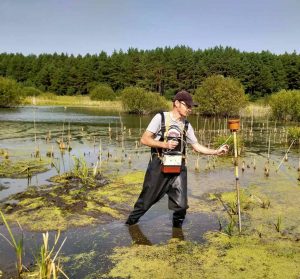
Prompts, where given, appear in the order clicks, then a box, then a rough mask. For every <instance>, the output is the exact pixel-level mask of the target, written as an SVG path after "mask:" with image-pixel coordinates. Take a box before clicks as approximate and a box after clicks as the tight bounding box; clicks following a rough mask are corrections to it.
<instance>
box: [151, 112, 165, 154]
mask: <svg viewBox="0 0 300 279" xmlns="http://www.w3.org/2000/svg"><path fill="white" fill-rule="evenodd" d="M159 114H160V115H161V128H160V132H161V137H160V139H159V141H164V140H165V134H166V123H165V122H166V121H165V114H164V113H163V112H162V111H160V112H159ZM155 153H157V154H159V156H161V154H162V148H153V147H151V154H155Z"/></svg>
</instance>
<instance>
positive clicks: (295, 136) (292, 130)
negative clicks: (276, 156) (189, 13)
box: [287, 127, 300, 143]
mask: <svg viewBox="0 0 300 279" xmlns="http://www.w3.org/2000/svg"><path fill="white" fill-rule="evenodd" d="M287 133H288V139H289V141H290V142H292V140H297V141H296V143H297V142H298V143H299V140H300V127H289V128H288V129H287Z"/></svg>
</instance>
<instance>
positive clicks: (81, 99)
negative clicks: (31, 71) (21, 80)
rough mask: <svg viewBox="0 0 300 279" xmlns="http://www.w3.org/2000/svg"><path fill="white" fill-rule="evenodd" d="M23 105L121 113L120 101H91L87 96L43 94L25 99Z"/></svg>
mask: <svg viewBox="0 0 300 279" xmlns="http://www.w3.org/2000/svg"><path fill="white" fill-rule="evenodd" d="M24 104H27V105H37V106H73V107H74V106H75V107H76V106H92V107H99V108H101V109H106V110H116V111H123V108H122V103H121V101H92V100H91V99H90V97H89V96H82V95H77V96H57V95H55V94H52V93H44V94H41V95H39V96H36V97H35V98H34V99H33V98H32V97H27V98H26V99H25V100H24Z"/></svg>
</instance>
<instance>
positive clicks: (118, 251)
mask: <svg viewBox="0 0 300 279" xmlns="http://www.w3.org/2000/svg"><path fill="white" fill-rule="evenodd" d="M206 238H207V243H205V244H199V243H194V242H185V241H178V240H175V239H172V240H170V241H169V243H168V244H165V245H164V244H161V245H154V246H147V245H145V246H141V245H133V246H131V247H118V248H115V249H114V254H113V255H112V256H111V259H112V261H113V262H114V263H115V266H114V267H113V268H112V270H110V272H109V273H108V274H107V275H106V276H107V277H109V278H132V279H135V278H142V279H143V278H170V279H171V278H186V279H190V278H228V274H230V278H278V279H279V278H283V276H284V275H285V274H286V271H287V270H289V278H295V279H296V278H298V275H299V271H300V268H299V266H300V245H299V244H298V243H296V244H295V243H294V242H291V241H288V240H279V241H276V242H272V241H264V240H261V239H259V238H257V237H252V236H233V237H228V236H227V235H223V234H220V233H210V234H207V236H206Z"/></svg>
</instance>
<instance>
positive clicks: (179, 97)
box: [173, 90, 198, 107]
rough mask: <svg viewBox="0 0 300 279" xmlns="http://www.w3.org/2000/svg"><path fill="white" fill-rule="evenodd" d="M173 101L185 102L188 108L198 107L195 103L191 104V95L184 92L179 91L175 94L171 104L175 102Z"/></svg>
mask: <svg viewBox="0 0 300 279" xmlns="http://www.w3.org/2000/svg"><path fill="white" fill-rule="evenodd" d="M175 101H182V102H185V103H186V104H187V105H188V106H189V107H197V106H198V104H197V103H194V102H193V98H192V95H191V94H190V93H189V92H187V91H185V90H181V91H179V92H177V93H176V95H175V96H174V98H173V102H175Z"/></svg>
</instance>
